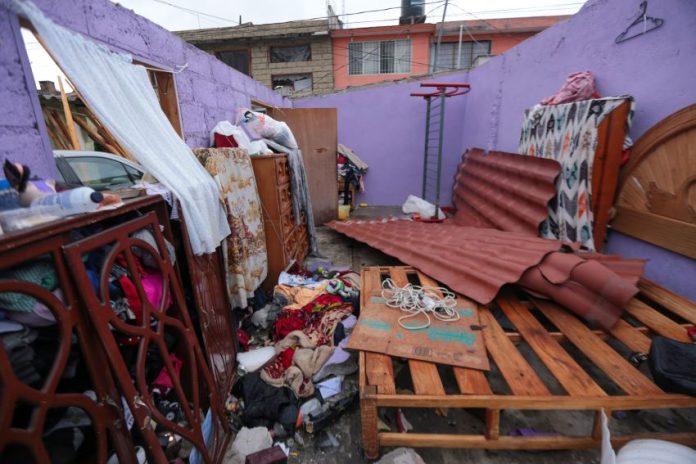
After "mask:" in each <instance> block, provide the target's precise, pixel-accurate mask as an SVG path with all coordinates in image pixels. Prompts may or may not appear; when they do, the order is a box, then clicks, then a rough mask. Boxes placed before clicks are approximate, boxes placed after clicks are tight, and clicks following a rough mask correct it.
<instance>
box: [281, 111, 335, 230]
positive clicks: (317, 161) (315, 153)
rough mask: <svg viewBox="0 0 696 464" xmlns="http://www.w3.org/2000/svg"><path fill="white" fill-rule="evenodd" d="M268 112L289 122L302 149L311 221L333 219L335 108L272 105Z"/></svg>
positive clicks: (319, 221)
mask: <svg viewBox="0 0 696 464" xmlns="http://www.w3.org/2000/svg"><path fill="white" fill-rule="evenodd" d="M269 115H270V116H271V117H272V118H274V119H277V120H278V121H284V122H286V123H287V125H288V126H290V129H291V130H292V133H293V134H294V135H295V139H297V144H298V145H299V147H300V150H302V156H303V158H304V165H305V169H306V171H307V183H308V186H309V197H310V199H311V200H312V210H313V212H314V222H315V223H316V225H322V224H324V223H325V222H328V221H331V220H333V219H336V217H337V213H338V180H337V176H336V148H337V146H338V129H337V125H336V108H296V109H288V108H273V109H272V110H270V111H269Z"/></svg>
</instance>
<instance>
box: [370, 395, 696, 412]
mask: <svg viewBox="0 0 696 464" xmlns="http://www.w3.org/2000/svg"><path fill="white" fill-rule="evenodd" d="M370 396H371V395H365V397H370ZM374 399H375V400H376V401H377V405H378V406H384V407H388V408H439V407H443V408H484V409H485V408H489V407H490V406H491V405H495V407H496V408H500V409H519V410H540V411H541V410H573V409H601V408H605V409H614V410H633V409H670V408H696V397H692V396H687V395H674V394H664V395H647V396H627V395H622V396H596V397H591V396H567V395H550V394H549V395H535V396H512V395H447V396H434V395H379V394H377V395H374Z"/></svg>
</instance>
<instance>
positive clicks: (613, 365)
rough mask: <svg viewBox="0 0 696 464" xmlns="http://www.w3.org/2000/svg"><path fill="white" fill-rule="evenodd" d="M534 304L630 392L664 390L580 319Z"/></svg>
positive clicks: (546, 304) (553, 307)
mask: <svg viewBox="0 0 696 464" xmlns="http://www.w3.org/2000/svg"><path fill="white" fill-rule="evenodd" d="M535 302H536V305H537V307H538V308H539V309H540V310H541V312H542V313H544V315H545V316H546V317H548V318H549V320H551V322H553V324H554V325H556V327H558V328H559V329H560V330H561V332H563V333H564V334H566V337H568V339H569V340H570V341H571V342H572V343H573V344H574V345H575V346H577V347H578V349H580V351H582V352H583V354H584V355H585V356H587V357H588V358H589V359H590V360H591V361H592V362H593V363H594V364H595V365H597V367H599V368H600V369H602V370H603V371H604V373H605V374H607V376H609V378H610V379H611V380H612V381H613V382H614V383H616V384H617V385H618V386H619V387H621V389H622V390H623V391H625V392H626V393H627V394H629V395H658V394H660V393H663V391H662V390H661V389H660V388H659V387H658V386H657V385H655V384H654V383H653V382H652V381H651V380H650V379H648V378H647V377H646V376H645V375H643V373H642V372H640V371H639V370H638V369H636V368H635V367H633V365H631V363H629V362H628V361H627V360H626V359H625V358H624V357H623V356H621V355H620V354H619V353H617V352H616V351H614V349H613V348H612V347H610V346H609V345H607V344H606V343H605V342H604V341H603V340H601V339H600V338H599V337H596V336H595V335H594V334H593V333H592V331H591V330H590V329H588V328H587V326H585V324H584V323H583V322H581V321H580V320H579V319H577V318H576V317H575V316H573V315H572V314H570V313H569V312H568V311H566V310H565V309H563V308H561V307H559V306H557V305H556V304H553V303H549V302H547V301H541V300H535Z"/></svg>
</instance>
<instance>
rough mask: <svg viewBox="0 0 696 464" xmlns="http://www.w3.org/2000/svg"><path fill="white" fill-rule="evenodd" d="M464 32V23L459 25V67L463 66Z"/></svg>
mask: <svg viewBox="0 0 696 464" xmlns="http://www.w3.org/2000/svg"><path fill="white" fill-rule="evenodd" d="M462 32H464V25H463V24H460V25H459V45H458V46H457V69H459V68H461V66H462Z"/></svg>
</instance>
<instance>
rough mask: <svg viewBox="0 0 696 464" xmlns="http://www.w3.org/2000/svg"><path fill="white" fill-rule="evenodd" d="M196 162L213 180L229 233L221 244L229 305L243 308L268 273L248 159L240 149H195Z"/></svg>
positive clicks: (251, 169)
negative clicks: (223, 204) (218, 192)
mask: <svg viewBox="0 0 696 464" xmlns="http://www.w3.org/2000/svg"><path fill="white" fill-rule="evenodd" d="M193 152H194V153H195V155H196V157H197V158H198V160H199V161H200V162H201V164H202V165H203V166H205V168H206V170H207V171H208V172H209V173H210V175H211V176H213V178H214V179H215V182H216V183H217V185H218V187H219V189H220V196H221V198H222V199H223V200H224V203H225V212H226V213H227V221H228V222H229V224H230V229H231V230H232V233H231V234H230V235H229V236H228V237H227V238H226V239H225V241H224V242H223V249H224V257H225V269H226V278H227V293H228V294H229V297H230V301H231V303H232V306H235V307H240V308H245V307H246V306H247V298H251V297H252V296H253V294H254V290H256V289H257V288H258V286H259V285H260V284H261V282H263V280H264V279H265V278H266V274H267V273H268V262H267V257H266V235H265V233H264V230H263V220H262V216H261V200H259V194H258V191H257V189H256V178H255V177H254V170H253V168H252V166H251V159H250V158H249V154H248V153H247V152H246V150H243V149H241V148H197V149H195V150H193Z"/></svg>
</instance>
